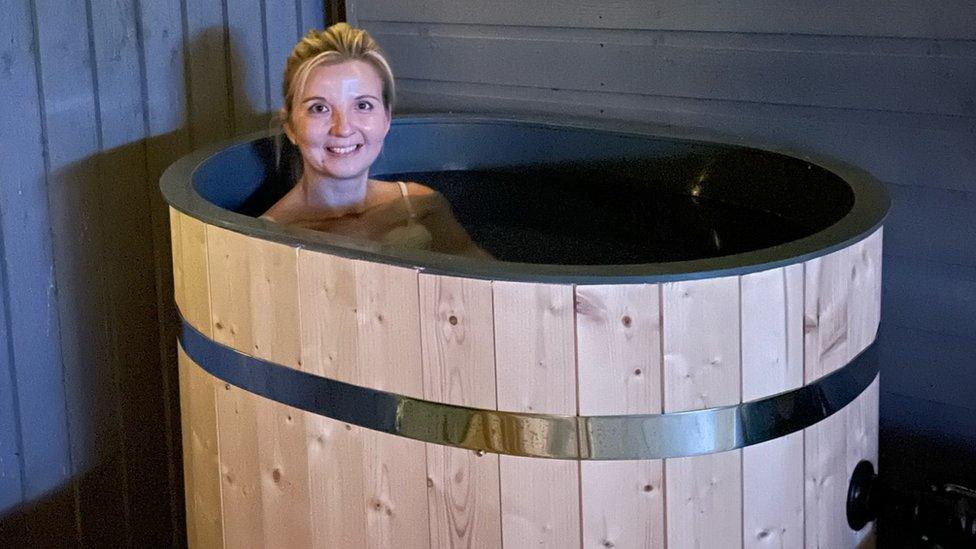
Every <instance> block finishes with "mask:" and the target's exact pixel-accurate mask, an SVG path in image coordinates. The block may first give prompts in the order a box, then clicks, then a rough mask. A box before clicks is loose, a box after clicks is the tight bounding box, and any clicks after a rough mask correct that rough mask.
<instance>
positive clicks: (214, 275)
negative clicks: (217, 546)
mask: <svg viewBox="0 0 976 549" xmlns="http://www.w3.org/2000/svg"><path fill="white" fill-rule="evenodd" d="M207 243H208V249H209V261H210V265H211V269H210V279H211V288H212V290H211V291H212V294H211V295H212V298H211V310H212V312H213V329H214V339H215V341H218V342H221V343H224V344H225V345H230V346H232V347H234V348H236V349H238V350H241V351H243V352H246V353H249V354H252V355H254V356H256V357H258V358H264V359H266V360H270V361H273V362H276V363H278V364H285V365H290V366H292V367H297V366H298V364H299V363H300V358H301V357H300V352H301V347H300V342H299V326H298V314H297V313H298V278H297V250H296V249H295V248H292V247H290V246H285V245H282V244H277V243H272V242H268V241H263V240H258V239H254V238H251V237H247V236H244V235H241V234H237V233H232V232H230V231H227V230H224V229H218V228H216V227H213V226H208V227H207ZM218 393H219V396H218V414H219V418H220V425H221V427H220V440H221V454H220V457H221V470H222V471H223V472H224V478H223V480H224V486H223V492H224V513H225V523H226V524H227V528H226V540H227V542H228V543H229V544H231V545H234V546H237V545H238V544H243V545H247V544H252V545H264V546H282V547H303V546H308V545H310V544H311V539H312V534H311V523H310V520H311V507H310V505H311V504H310V501H309V494H308V477H307V475H308V462H307V451H306V438H305V426H304V422H303V420H304V415H303V414H299V413H297V412H296V411H295V410H293V409H290V408H288V407H286V406H283V405H280V404H277V403H275V402H273V401H269V400H267V399H264V398H261V397H257V396H256V395H253V394H251V393H249V392H247V391H243V390H240V389H237V388H232V387H229V386H228V387H227V388H226V390H225V391H219V392H218Z"/></svg>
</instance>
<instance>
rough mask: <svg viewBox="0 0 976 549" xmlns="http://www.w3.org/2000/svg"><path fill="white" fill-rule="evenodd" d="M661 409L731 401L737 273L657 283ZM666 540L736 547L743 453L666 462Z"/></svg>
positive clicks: (736, 373) (735, 388) (736, 397)
mask: <svg viewBox="0 0 976 549" xmlns="http://www.w3.org/2000/svg"><path fill="white" fill-rule="evenodd" d="M661 308H662V318H663V319H664V324H663V326H662V334H663V336H662V339H663V345H662V350H663V353H664V412H665V413H667V412H678V411H684V410H696V409H701V408H709V407H713V406H724V405H729V404H736V403H738V402H739V401H740V400H741V393H740V388H739V387H740V385H739V384H740V375H741V374H740V371H741V370H740V354H739V353H740V350H739V349H740V347H739V344H740V341H739V338H740V333H739V279H738V278H737V277H728V278H715V279H708V280H691V281H683V282H672V283H666V284H662V285H661ZM664 468H665V473H664V474H665V478H666V479H667V480H666V482H665V490H666V493H665V506H666V509H667V511H666V512H667V517H668V519H667V536H668V546H671V547H683V546H691V545H700V546H702V547H713V546H714V547H718V546H723V547H738V546H741V544H742V517H741V516H740V514H737V513H728V512H727V511H726V510H727V509H739V508H740V507H741V502H742V451H741V450H732V451H729V452H722V453H717V454H710V455H703V456H696V457H687V458H674V459H667V460H665V464H664Z"/></svg>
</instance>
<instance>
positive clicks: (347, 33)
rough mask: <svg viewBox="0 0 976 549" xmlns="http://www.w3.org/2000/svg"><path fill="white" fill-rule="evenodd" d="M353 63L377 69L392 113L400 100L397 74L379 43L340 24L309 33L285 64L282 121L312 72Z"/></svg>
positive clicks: (384, 102)
mask: <svg viewBox="0 0 976 549" xmlns="http://www.w3.org/2000/svg"><path fill="white" fill-rule="evenodd" d="M353 60H360V61H365V62H366V63H369V64H370V65H372V66H373V68H375V69H376V72H377V73H378V74H379V76H380V80H382V81H383V97H382V100H383V106H384V107H385V108H386V111H387V112H392V111H393V102H394V100H395V97H396V87H395V85H394V82H393V71H392V70H391V69H390V64H389V62H387V60H386V57H385V56H384V55H383V52H382V50H380V46H379V44H377V43H376V40H374V39H373V37H372V36H370V35H369V33H367V32H366V31H365V30H363V29H357V28H354V27H351V26H349V24H347V23H336V24H335V25H332V26H331V27H329V28H327V29H325V30H322V31H316V30H310V31H308V33H307V34H306V35H305V36H303V37H302V39H301V40H299V41H298V43H297V44H295V47H294V48H293V49H292V50H291V54H290V55H289V56H288V61H287V62H286V63H285V79H284V82H283V86H282V87H283V89H282V95H283V96H284V107H283V108H282V109H281V113H280V115H281V121H282V122H286V121H287V120H288V118H289V117H290V116H291V111H292V107H293V105H294V102H295V96H296V95H298V94H299V93H300V92H302V91H303V90H304V89H305V85H306V83H307V82H308V78H309V75H310V74H312V70H314V69H315V68H316V67H319V66H321V65H332V64H336V63H342V62H343V61H353Z"/></svg>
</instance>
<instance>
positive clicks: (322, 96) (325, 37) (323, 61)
mask: <svg viewBox="0 0 976 549" xmlns="http://www.w3.org/2000/svg"><path fill="white" fill-rule="evenodd" d="M283 91H284V105H285V106H284V108H282V110H281V113H280V116H281V122H282V126H283V129H284V133H285V135H286V136H287V138H288V140H289V142H290V143H291V145H293V146H294V147H297V150H298V152H299V153H300V155H301V166H300V169H299V170H298V172H299V174H300V175H299V177H298V180H297V182H296V184H295V185H294V186H293V187H292V188H291V190H290V191H288V193H287V194H285V195H284V197H282V198H281V199H280V200H278V201H277V202H276V203H275V204H274V205H273V206H272V207H271V208H270V209H269V210H268V211H266V212H265V213H264V215H263V216H262V217H264V218H265V219H269V220H271V221H275V222H277V223H280V224H283V225H289V226H298V227H303V228H310V229H315V230H320V231H326V232H331V233H336V234H341V235H344V236H351V237H356V238H362V239H367V240H373V241H378V242H383V243H385V244H392V245H397V246H402V247H409V248H418V249H425V250H433V251H440V252H445V253H452V254H459V255H471V256H486V255H487V254H485V253H484V252H483V251H481V250H480V249H479V248H478V247H477V246H476V245H475V244H474V243H473V242H472V240H471V238H470V237H469V236H468V234H467V233H466V232H465V231H464V229H463V228H462V227H461V226H460V225H459V224H458V223H457V221H456V220H455V218H454V215H453V213H452V212H451V208H450V205H449V204H448V202H447V201H446V200H444V199H443V198H442V197H441V196H440V195H439V194H438V193H437V192H436V191H434V190H432V189H430V188H428V187H426V186H424V185H421V184H417V183H412V184H406V183H403V182H386V181H377V180H373V179H370V178H369V169H370V166H372V164H373V162H375V161H376V158H377V157H378V156H379V154H380V151H381V150H382V148H383V140H384V138H385V137H386V134H387V133H388V132H389V130H390V119H391V113H392V109H393V101H394V96H395V87H394V81H393V73H392V71H391V70H390V66H389V63H387V61H386V59H385V57H384V56H383V54H382V52H381V51H380V49H379V46H378V45H377V44H376V42H375V41H374V40H373V39H372V38H371V37H370V36H369V34H368V33H366V31H364V30H362V29H355V28H352V27H350V26H349V25H348V24H345V23H339V24H337V25H334V26H332V27H329V28H328V29H326V30H324V31H310V32H309V33H308V34H307V35H305V37H303V38H302V40H301V41H300V42H299V43H298V44H297V45H296V46H295V48H294V49H293V50H292V53H291V55H290V56H289V57H288V63H287V66H286V69H285V79H284V90H283Z"/></svg>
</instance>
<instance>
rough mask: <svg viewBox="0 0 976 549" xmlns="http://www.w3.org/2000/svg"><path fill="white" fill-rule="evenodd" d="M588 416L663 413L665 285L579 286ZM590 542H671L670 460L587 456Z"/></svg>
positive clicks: (583, 407)
mask: <svg viewBox="0 0 976 549" xmlns="http://www.w3.org/2000/svg"><path fill="white" fill-rule="evenodd" d="M576 347H577V353H578V362H579V373H578V387H579V413H580V415H624V414H660V413H661V408H662V407H661V321H660V292H659V287H658V286H657V285H634V286H629V285H628V286H625V285H619V286H578V287H577V288H576ZM580 484H581V486H580V487H581V499H582V501H581V506H582V509H581V512H582V516H583V546H584V547H664V540H665V533H664V462H663V461H662V460H659V459H653V460H635V461H584V462H581V463H580Z"/></svg>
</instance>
